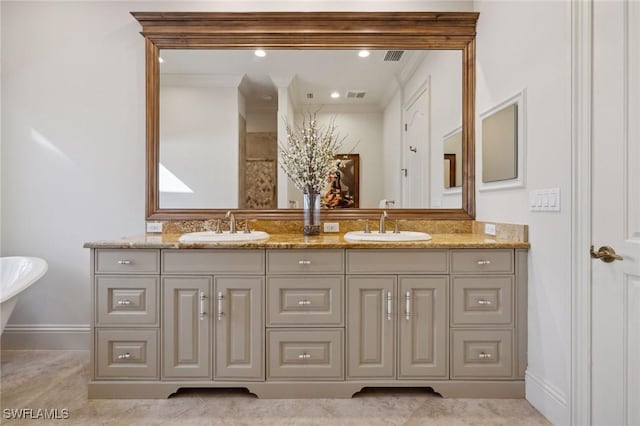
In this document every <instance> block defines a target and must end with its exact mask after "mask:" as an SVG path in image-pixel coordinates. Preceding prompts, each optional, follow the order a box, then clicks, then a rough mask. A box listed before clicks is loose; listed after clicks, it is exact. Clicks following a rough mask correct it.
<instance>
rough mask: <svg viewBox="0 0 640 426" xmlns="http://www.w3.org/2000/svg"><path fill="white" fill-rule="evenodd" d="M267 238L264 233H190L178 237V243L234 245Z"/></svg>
mask: <svg viewBox="0 0 640 426" xmlns="http://www.w3.org/2000/svg"><path fill="white" fill-rule="evenodd" d="M268 238H269V234H267V233H266V232H264V231H251V232H249V233H246V232H242V231H240V232H236V233H234V234H232V233H231V232H229V231H224V232H222V233H217V232H215V231H204V232H190V233H188V234H183V235H182V236H180V238H179V239H178V241H180V242H181V243H236V242H247V241H260V240H266V239H268Z"/></svg>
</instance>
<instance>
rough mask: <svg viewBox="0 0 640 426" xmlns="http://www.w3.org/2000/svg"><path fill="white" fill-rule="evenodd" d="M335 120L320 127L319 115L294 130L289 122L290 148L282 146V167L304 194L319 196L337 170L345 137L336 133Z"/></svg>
mask: <svg viewBox="0 0 640 426" xmlns="http://www.w3.org/2000/svg"><path fill="white" fill-rule="evenodd" d="M334 121H335V120H334V119H331V121H330V122H329V125H328V126H327V127H320V128H318V123H317V120H316V116H315V114H313V115H309V118H308V119H306V118H305V120H304V121H303V122H302V127H296V128H295V129H292V127H291V125H290V124H289V123H288V122H287V123H286V126H287V142H288V146H284V145H283V144H279V145H280V160H281V161H280V167H281V168H282V170H284V172H285V173H286V174H287V176H288V177H289V178H290V179H291V180H292V181H293V184H294V185H295V186H296V187H297V188H298V189H300V190H301V191H302V192H311V191H314V192H317V193H319V192H320V190H321V189H322V187H324V185H325V183H326V180H327V177H328V176H329V173H330V172H331V171H333V169H334V168H335V163H334V161H333V157H334V155H335V154H336V153H337V152H338V150H339V149H340V147H341V146H342V141H343V140H344V138H341V137H339V136H338V135H337V134H336V127H335V123H334Z"/></svg>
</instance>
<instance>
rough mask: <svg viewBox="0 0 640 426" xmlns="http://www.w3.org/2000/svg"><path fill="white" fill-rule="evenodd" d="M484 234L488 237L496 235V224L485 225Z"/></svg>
mask: <svg viewBox="0 0 640 426" xmlns="http://www.w3.org/2000/svg"><path fill="white" fill-rule="evenodd" d="M484 233H485V234H487V235H496V224H495V223H485V224H484Z"/></svg>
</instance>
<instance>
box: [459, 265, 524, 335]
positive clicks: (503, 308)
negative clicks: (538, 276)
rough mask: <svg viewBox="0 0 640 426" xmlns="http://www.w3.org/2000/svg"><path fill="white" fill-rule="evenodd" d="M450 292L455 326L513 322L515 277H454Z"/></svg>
mask: <svg viewBox="0 0 640 426" xmlns="http://www.w3.org/2000/svg"><path fill="white" fill-rule="evenodd" d="M451 292H452V297H451V300H452V307H451V313H452V315H451V325H453V326H458V325H485V324H504V325H508V324H511V323H512V321H513V303H512V298H513V296H512V295H513V277H512V276H504V275H503V276H500V275H498V276H492V277H487V276H482V277H453V278H452V279H451Z"/></svg>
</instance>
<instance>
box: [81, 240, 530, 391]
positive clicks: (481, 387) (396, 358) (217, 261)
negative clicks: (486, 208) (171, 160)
mask: <svg viewBox="0 0 640 426" xmlns="http://www.w3.org/2000/svg"><path fill="white" fill-rule="evenodd" d="M343 245H344V248H336V245H333V246H331V248H318V247H311V248H306V247H301V246H300V247H296V248H277V247H276V248H274V247H270V246H269V244H268V243H263V244H262V245H260V244H254V247H252V246H251V245H248V246H247V245H245V246H242V247H238V248H233V247H228V246H227V247H221V248H202V246H201V247H198V248H195V246H189V245H186V246H178V245H177V244H176V245H175V246H174V247H173V248H165V246H155V247H154V248H146V247H142V248H125V247H117V246H113V247H109V246H108V245H93V246H92V245H88V246H89V247H91V248H92V250H91V262H92V267H91V271H92V281H93V286H92V288H93V291H92V301H93V315H92V316H93V318H92V369H91V375H92V379H91V381H90V383H89V397H90V398H150V397H159V398H162V397H167V396H169V395H170V394H172V393H174V392H176V391H177V390H178V389H179V388H181V387H221V388H230V387H240V388H247V389H248V390H249V391H250V392H252V393H254V394H256V395H258V396H259V397H266V398H292V397H293V398H300V397H350V396H352V395H353V394H354V393H356V392H358V391H360V390H361V389H363V388H365V387H430V388H432V389H433V390H435V391H436V392H439V393H440V394H442V395H443V396H445V397H447V396H455V397H523V396H524V372H525V367H526V340H527V324H526V293H527V288H526V277H527V271H526V269H527V263H526V257H527V249H526V248H510V247H507V246H504V245H502V246H500V247H499V248H486V247H483V248H448V247H445V248H439V247H438V246H437V245H436V247H435V248H431V247H430V246H429V245H428V244H423V245H422V246H419V245H418V247H417V248H416V247H413V246H412V247H411V248H377V247H375V245H374V246H367V247H366V248H363V245H352V244H343ZM170 247H171V246H170ZM385 247H386V246H385Z"/></svg>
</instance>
